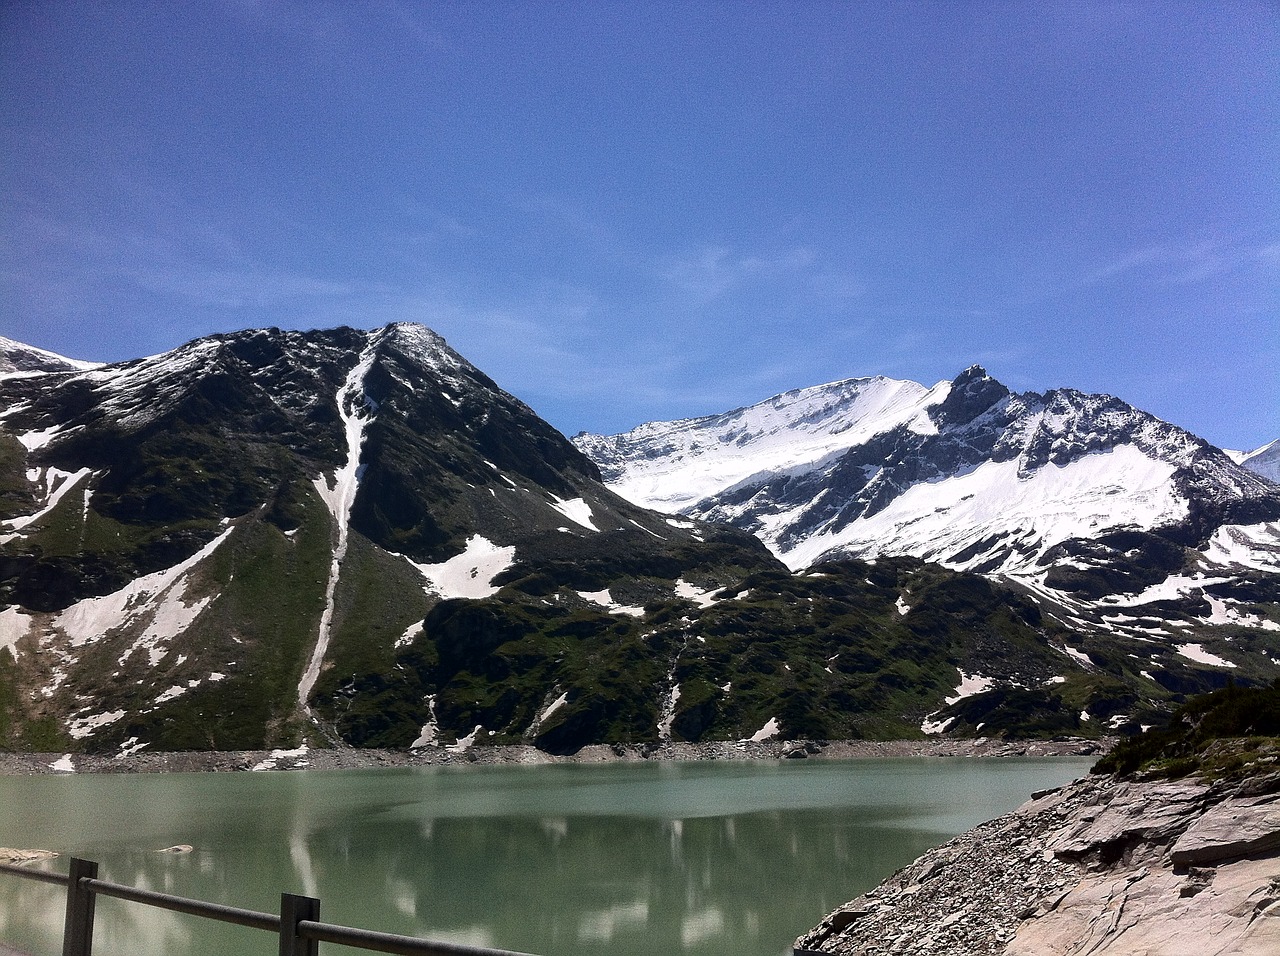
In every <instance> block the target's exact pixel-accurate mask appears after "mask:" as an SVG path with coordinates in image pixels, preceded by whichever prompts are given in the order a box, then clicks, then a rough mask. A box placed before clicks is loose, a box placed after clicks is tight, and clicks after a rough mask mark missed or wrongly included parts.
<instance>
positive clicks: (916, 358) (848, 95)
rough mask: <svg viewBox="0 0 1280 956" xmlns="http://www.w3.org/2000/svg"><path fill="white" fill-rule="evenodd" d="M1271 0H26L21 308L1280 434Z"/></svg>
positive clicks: (79, 351) (571, 390) (615, 407)
mask: <svg viewBox="0 0 1280 956" xmlns="http://www.w3.org/2000/svg"><path fill="white" fill-rule="evenodd" d="M1277 9H1278V8H1277V7H1276V6H1275V5H1274V4H1272V3H1267V2H1255V3H1249V2H1219V3H1214V2H1194V3H1185V4H1180V3H1177V2H1158V3H1157V2H1152V3H1091V2H1085V0H1079V2H1068V3H1054V2H1035V3H1030V2H1028V3H1018V2H991V3H981V2H976V0H975V2H968V3H965V2H939V3H906V2H902V3H872V2H863V3H822V2H798V3H797V2H786V3H783V2H778V3H731V2H722V3H699V2H696V0H686V2H680V3H664V2H649V3H642V4H636V3H631V2H628V3H609V2H591V3H574V2H566V3H550V2H548V3H538V2H519V3H501V2H496V3H495V2H491V3H459V2H452V3H410V2H395V0H384V2H367V3H356V2H342V3H324V2H307V3H302V2H297V3H294V2H283V0H282V2H249V0H224V2H217V0H206V2H191V3H171V2H164V3H143V2H120V3H105V4H104V3H97V2H94V3H79V2H59V3H37V2H13V3H5V4H3V6H0V69H2V73H0V76H2V77H3V79H2V81H0V130H2V131H3V136H2V139H0V146H2V148H3V155H2V156H0V334H5V335H8V336H10V337H12V338H16V339H20V340H22V341H26V342H29V343H31V344H34V345H38V346H42V347H44V348H49V349H53V350H55V351H58V352H62V353H64V354H68V355H71V356H73V357H77V358H87V359H97V360H115V359H122V358H131V357H136V356H139V355H143V354H150V353H154V352H158V351H163V350H165V349H168V348H172V347H174V346H176V345H178V344H180V343H181V342H183V341H186V340H187V339H190V338H194V337H196V336H199V335H204V334H207V333H210V332H217V331H229V330H232V329H238V328H245V327H255V326H267V325H276V326H281V327H285V328H315V327H324V326H332V325H339V324H351V325H356V326H360V327H373V326H378V325H382V324H385V323H387V322H391V321H402V320H411V321H418V322H422V323H424V324H426V325H429V326H431V327H432V328H434V329H436V330H437V331H438V332H440V333H441V334H443V335H444V336H445V337H446V338H447V339H448V340H449V341H450V343H451V344H452V345H453V346H454V347H455V348H457V349H458V350H459V351H460V352H462V354H463V355H465V356H466V357H467V358H469V359H471V360H472V361H473V362H475V363H476V364H477V365H479V366H480V367H481V368H482V369H484V370H485V371H486V372H488V373H489V374H490V375H491V376H492V377H493V378H495V379H496V380H497V381H498V382H499V384H501V385H502V386H503V387H505V388H506V389H507V390H509V391H511V392H513V393H514V394H516V395H517V396H519V397H520V398H522V399H524V400H525V401H526V402H528V403H529V404H530V405H531V406H532V407H533V408H534V409H535V410H536V411H538V412H539V413H540V414H542V415H543V417H545V418H547V419H548V420H549V421H550V422H551V423H552V424H554V425H556V426H557V427H558V428H560V429H561V430H562V431H565V432H566V433H569V434H572V433H574V432H576V431H578V430H582V429H586V430H591V431H602V432H611V431H619V430H623V429H625V428H629V427H631V426H633V425H636V424H638V423H640V422H642V421H647V420H653V419H667V418H678V417H687V416H693V415H700V414H706V413H710V412H717V411H723V410H727V409H729V408H732V407H736V406H739V405H743V404H747V403H750V402H753V401H757V400H759V399H761V398H764V397H767V396H769V395H771V394H774V393H776V392H780V391H784V390H786V389H789V388H795V387H800V386H805V385H813V384H818V383H820V382H825V381H831V380H834V379H839V378H846V377H852V376H858V375H875V374H884V375H888V376H891V377H895V378H910V379H914V380H916V381H920V382H924V383H926V384H932V383H933V382H935V381H938V380H941V379H944V378H951V377H953V376H954V375H955V374H956V373H958V372H959V371H960V370H962V369H963V368H965V367H966V366H968V365H970V364H973V363H981V364H983V365H985V366H986V367H987V368H988V370H989V371H990V372H991V373H992V374H993V375H995V376H996V377H997V378H999V379H1001V380H1002V381H1004V382H1005V383H1006V384H1007V385H1009V386H1010V387H1012V388H1015V389H1019V390H1022V389H1035V390H1044V389H1048V388H1052V387H1056V386H1063V385H1066V386H1072V387H1075V388H1080V389H1083V390H1086V391H1101V392H1109V393H1111V394H1115V395H1119V396H1120V397H1122V398H1124V399H1126V400H1128V401H1130V402H1132V403H1134V404H1136V405H1138V406H1139V407H1142V408H1145V409H1147V410H1148V411H1151V412H1153V413H1155V414H1157V415H1160V416H1161V417H1163V418H1166V419H1168V420H1170V421H1173V422H1175V423H1177V424H1179V425H1182V426H1184V427H1187V428H1190V429H1191V430H1192V431H1195V432H1196V433H1197V434H1200V435H1203V436H1204V437H1206V438H1208V439H1209V440H1211V441H1213V442H1214V443H1216V444H1219V445H1223V446H1226V447H1238V448H1251V447H1255V446H1257V445H1260V444H1263V443H1264V442H1267V441H1270V440H1271V439H1273V438H1276V437H1280V371H1278V370H1280V12H1277Z"/></svg>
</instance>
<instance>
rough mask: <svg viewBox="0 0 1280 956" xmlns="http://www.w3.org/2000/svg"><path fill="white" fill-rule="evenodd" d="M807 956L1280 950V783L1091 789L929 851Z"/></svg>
mask: <svg viewBox="0 0 1280 956" xmlns="http://www.w3.org/2000/svg"><path fill="white" fill-rule="evenodd" d="M795 952H796V953H797V954H811V953H822V954H833V956H834V954H839V956H855V954H856V956H871V954H889V953H895V954H899V953H900V954H916V956H944V954H945V956H951V954H955V956H961V954H973V956H983V954H997V953H1003V954H1007V956H1067V954H1084V953H1088V954H1098V956H1119V954H1132V953H1145V954H1170V956H1175V954H1176V956H1180V954H1187V953H1195V954H1203V956H1209V954H1224V956H1225V954H1236V956H1253V954H1259V956H1260V954H1263V953H1266V954H1272V953H1280V774H1272V775H1270V776H1266V777H1254V778H1252V779H1250V780H1248V781H1246V782H1245V783H1244V784H1235V785H1226V784H1216V785H1208V784H1204V783H1200V782H1197V781H1189V780H1188V781H1176V782H1168V781H1162V782H1120V783H1115V782H1112V781H1111V780H1109V779H1107V778H1100V777H1087V778H1085V779H1083V780H1079V781H1077V782H1076V783H1073V784H1071V785H1069V786H1067V787H1064V788H1062V789H1061V790H1058V791H1053V792H1050V793H1047V794H1041V795H1037V797H1036V798H1034V799H1032V800H1031V801H1029V802H1028V803H1026V804H1024V805H1023V806H1022V807H1020V808H1019V809H1018V810H1016V811H1014V812H1013V813H1011V814H1007V815H1005V816H1004V817H999V818H997V819H995V820H992V821H989V822H988V823H985V824H983V825H982V826H979V827H977V828H975V829H973V830H971V831H969V832H968V833H965V834H962V835H961V836H959V837H957V838H956V839H954V840H952V841H951V842H949V843H946V844H943V845H942V846H940V847H938V848H936V849H934V850H931V851H930V852H929V853H927V854H925V855H924V856H922V857H921V858H920V859H919V860H917V861H916V862H915V863H913V864H911V865H910V866H908V867H906V868H904V869H903V870H900V871H899V872H898V873H896V874H894V876H892V877H890V879H888V880H886V881H885V882H884V883H882V884H881V885H880V886H879V887H877V888H876V889H875V890H872V891H871V892H870V893H867V894H865V895H864V896H861V897H859V898H858V899H856V900H854V901H852V902H851V903H849V904H847V905H846V906H844V907H841V908H840V909H839V910H837V911H836V912H834V913H832V914H831V915H830V916H828V917H827V918H826V919H825V920H824V921H823V922H822V923H821V924H820V925H819V926H818V927H816V928H815V929H814V930H812V931H811V932H810V933H808V934H806V935H805V936H802V937H801V938H800V939H798V940H796V944H795Z"/></svg>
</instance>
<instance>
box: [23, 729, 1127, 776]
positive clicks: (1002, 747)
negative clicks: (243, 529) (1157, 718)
mask: <svg viewBox="0 0 1280 956" xmlns="http://www.w3.org/2000/svg"><path fill="white" fill-rule="evenodd" d="M1110 743H1111V741H1109V740H1101V741H1100V740H1084V739H1067V740H1034V741H1006V740H999V739H995V738H985V737H984V738H979V739H976V740H887V741H886V740H822V741H812V740H811V741H796V740H786V741H779V740H763V741H754V740H737V741H714V742H708V743H696V744H690V743H674V742H666V743H661V744H593V745H590V746H587V747H583V748H582V749H581V750H579V751H578V752H577V753H575V754H572V755H570V756H556V755H553V754H548V753H545V752H543V751H541V750H538V749H537V748H535V747H527V746H472V747H458V746H446V747H419V748H415V749H413V750H366V749H357V748H350V747H344V748H331V749H318V748H315V749H313V748H308V747H305V746H304V747H300V748H298V749H296V750H271V751H267V750H241V751H207V752H203V751H193V752H186V753H150V752H148V751H145V750H142V751H136V752H134V753H131V754H128V755H119V756H109V755H102V754H48V753H45V754H37V753H25V754H18V753H0V773H3V774H34V773H164V772H169V773H196V772H224V771H225V772H231V771H241V770H353V769H363V768H372V767H430V766H445V765H450V764H453V765H459V764H548V763H609V762H616V761H642V760H684V761H688V760H785V759H802V758H827V759H850V758H856V757H1069V756H1091V755H1094V754H1100V753H1103V752H1104V751H1105V750H1106V749H1107V748H1108V746H1109V745H1110Z"/></svg>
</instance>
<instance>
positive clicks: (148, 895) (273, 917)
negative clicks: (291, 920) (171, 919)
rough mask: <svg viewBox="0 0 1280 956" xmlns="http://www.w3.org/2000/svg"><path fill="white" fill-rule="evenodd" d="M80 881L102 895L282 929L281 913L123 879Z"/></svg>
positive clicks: (259, 926)
mask: <svg viewBox="0 0 1280 956" xmlns="http://www.w3.org/2000/svg"><path fill="white" fill-rule="evenodd" d="M80 885H81V886H83V887H85V889H88V890H91V891H93V892H94V893H97V894H98V895H99V896H113V897H115V898H116V899H118V900H129V901H130V902H133V903H145V904H146V905H147V906H155V907H158V908H159V909H165V910H173V911H174V912H176V913H188V914H190V915H191V916H203V917H206V918H207V919H216V920H218V921H219V922H222V923H235V924H236V925H237V926H251V927H253V928H254V929H265V930H269V931H270V932H272V933H278V932H280V916H279V914H278V913H259V912H258V911H257V910H245V909H240V907H238V906H224V905H222V904H221V903H206V902H204V900H189V899H187V898H186V897H184V896H171V895H170V894H168V893H157V892H156V891H155V890H140V889H138V888H137V887H136V886H123V885H121V884H120V883H108V882H107V881H106V880H81V881H80Z"/></svg>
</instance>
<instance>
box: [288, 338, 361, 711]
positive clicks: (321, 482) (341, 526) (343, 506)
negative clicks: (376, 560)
mask: <svg viewBox="0 0 1280 956" xmlns="http://www.w3.org/2000/svg"><path fill="white" fill-rule="evenodd" d="M374 344H375V343H373V342H370V344H369V345H367V346H366V347H365V350H364V352H363V353H362V354H361V356H360V361H358V362H357V363H356V365H355V367H354V368H353V369H351V371H350V372H348V373H347V379H346V381H345V382H343V383H342V387H341V388H340V389H338V394H337V396H336V398H335V400H336V401H337V403H338V415H339V416H340V417H341V419H342V424H343V431H344V433H345V434H346V438H347V460H346V462H345V463H344V464H343V466H342V467H341V468H339V469H338V470H337V471H336V472H335V473H334V476H333V482H332V484H330V483H329V482H328V481H326V480H325V478H324V477H323V476H321V477H320V478H317V479H316V480H315V486H316V491H318V492H319V493H320V497H321V498H322V499H324V503H325V504H326V505H327V506H328V508H329V513H330V514H332V515H333V519H334V522H335V523H336V525H337V529H338V543H337V545H336V546H335V547H334V549H333V562H332V564H330V566H329V581H328V584H327V585H326V586H325V594H324V611H323V612H322V613H321V615H320V629H319V633H318V634H317V635H316V646H315V649H314V650H313V651H312V652H311V660H310V661H308V662H307V669H306V670H305V671H304V672H303V674H302V680H301V681H299V682H298V703H299V704H301V705H302V708H303V709H304V710H308V711H309V710H310V708H309V707H308V706H307V698H308V697H309V696H310V695H311V689H312V688H313V687H315V685H316V680H317V679H318V678H319V677H320V664H321V662H322V661H323V660H324V655H325V651H327V650H328V649H329V636H330V629H331V627H332V626H333V595H334V592H335V591H337V588H338V575H339V574H340V573H341V570H342V562H343V559H344V558H346V556H347V532H348V529H349V525H350V521H351V506H352V505H353V504H354V503H355V500H356V491H357V490H358V489H359V487H360V477H361V475H362V474H363V473H364V468H363V466H361V464H360V449H361V446H362V445H363V444H364V429H365V426H366V425H368V423H369V419H370V418H371V417H372V415H373V409H372V406H371V405H370V402H369V399H368V397H367V396H366V395H365V393H364V379H365V376H366V375H368V374H369V369H370V368H371V367H372V366H373V359H374Z"/></svg>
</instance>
